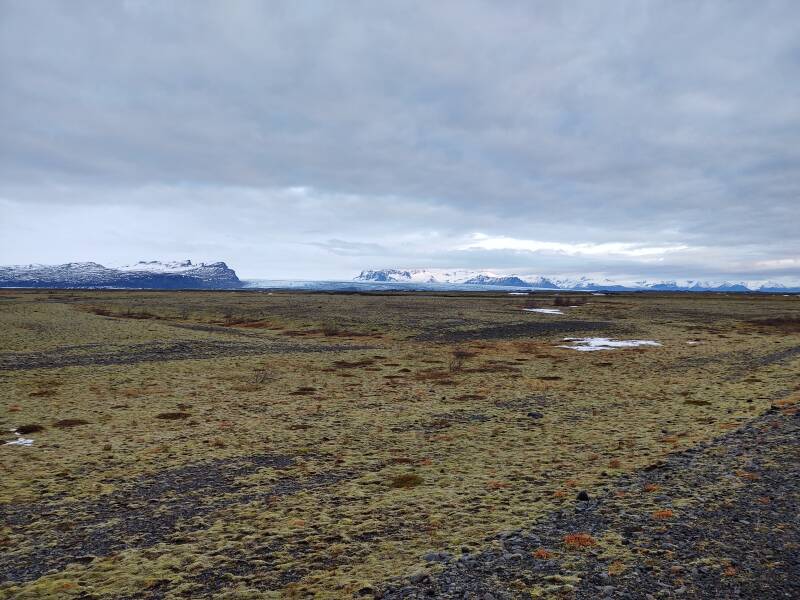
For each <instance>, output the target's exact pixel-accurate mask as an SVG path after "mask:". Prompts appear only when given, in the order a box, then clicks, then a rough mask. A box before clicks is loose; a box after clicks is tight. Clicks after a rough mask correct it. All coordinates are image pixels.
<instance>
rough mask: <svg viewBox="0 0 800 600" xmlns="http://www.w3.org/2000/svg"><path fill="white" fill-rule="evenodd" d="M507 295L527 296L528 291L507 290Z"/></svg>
mask: <svg viewBox="0 0 800 600" xmlns="http://www.w3.org/2000/svg"><path fill="white" fill-rule="evenodd" d="M508 295H509V296H527V295H528V292H508Z"/></svg>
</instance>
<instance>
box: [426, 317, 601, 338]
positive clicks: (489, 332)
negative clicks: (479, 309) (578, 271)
mask: <svg viewBox="0 0 800 600" xmlns="http://www.w3.org/2000/svg"><path fill="white" fill-rule="evenodd" d="M615 327H616V326H615V325H614V324H613V323H609V322H606V321H547V322H541V321H530V322H523V323H510V324H507V325H492V326H490V327H482V328H480V329H462V330H459V329H444V330H436V331H428V332H425V333H423V334H420V335H418V336H416V338H415V339H416V340H417V341H421V342H466V341H470V340H506V339H515V338H526V337H542V336H548V335H554V334H558V333H576V332H590V331H598V330H609V329H612V328H615Z"/></svg>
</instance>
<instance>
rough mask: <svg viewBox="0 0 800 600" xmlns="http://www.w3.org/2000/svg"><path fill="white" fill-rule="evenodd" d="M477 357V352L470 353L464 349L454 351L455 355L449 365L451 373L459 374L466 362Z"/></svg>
mask: <svg viewBox="0 0 800 600" xmlns="http://www.w3.org/2000/svg"><path fill="white" fill-rule="evenodd" d="M475 355H476V353H475V352H470V351H469V350H464V349H462V348H456V349H455V350H453V354H452V356H451V358H450V363H449V365H448V368H449V370H450V372H451V373H458V372H459V371H461V369H462V368H463V367H464V361H465V360H467V359H469V358H472V357H473V356H475Z"/></svg>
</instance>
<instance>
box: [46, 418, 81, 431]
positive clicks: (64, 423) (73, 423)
mask: <svg viewBox="0 0 800 600" xmlns="http://www.w3.org/2000/svg"><path fill="white" fill-rule="evenodd" d="M88 424H89V421H84V420H83V419H61V420H60V421H56V422H55V423H53V426H54V427H59V428H61V429H64V428H66V427H78V426H79V425H88Z"/></svg>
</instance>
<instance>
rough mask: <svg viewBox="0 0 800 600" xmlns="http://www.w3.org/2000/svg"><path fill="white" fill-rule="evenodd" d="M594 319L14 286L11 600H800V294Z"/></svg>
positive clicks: (496, 303) (583, 312)
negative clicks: (582, 345)
mask: <svg viewBox="0 0 800 600" xmlns="http://www.w3.org/2000/svg"><path fill="white" fill-rule="evenodd" d="M586 299H587V300H588V302H587V303H586V304H583V305H581V306H575V307H569V308H564V309H563V312H564V313H565V314H564V315H552V314H540V313H531V312H524V311H522V310H521V309H522V308H524V307H525V306H527V305H531V304H534V305H537V306H542V307H552V305H553V297H552V296H551V295H547V294H541V295H540V294H537V295H536V296H534V297H533V298H532V299H531V298H525V297H518V296H509V295H506V294H503V293H497V294H436V295H434V294H417V295H412V294H394V295H392V294H389V295H377V294H376V295H343V294H339V295H335V294H310V293H306V294H290V293H280V292H276V293H273V294H268V293H266V292H185V293H181V292H164V293H160V292H112V291H107V292H100V291H85V292H71V291H58V292H47V291H35V292H34V291H31V292H26V291H19V290H5V291H1V292H0V441H14V440H16V439H17V437H18V436H17V435H16V434H15V433H13V430H16V429H18V428H22V429H21V430H20V431H21V432H26V431H27V432H29V433H23V434H22V437H23V438H27V439H32V440H33V444H32V445H31V446H23V445H1V446H0V473H1V474H2V482H3V484H2V486H0V598H31V599H33V598H36V599H39V598H142V599H150V598H210V597H214V598H304V597H319V598H349V597H353V596H362V597H385V598H405V597H419V598H422V597H438V598H451V597H452V598H470V597H471V598H531V597H534V598H535V597H542V598H547V597H555V598H562V597H563V598H573V597H575V598H596V597H603V596H607V597H627V598H647V597H648V596H650V597H653V598H660V597H673V596H675V597H679V596H680V597H696V598H735V597H742V598H773V597H774V598H788V597H798V596H800V587H798V586H800V584H798V583H797V582H798V581H800V567H798V560H799V558H798V547H799V546H798V544H800V537H799V534H798V517H797V515H798V508H800V499H799V498H798V489H799V488H800V484H798V478H800V477H798V476H800V466H799V463H800V460H799V458H800V457H799V456H798V454H799V452H798V448H799V447H800V441H799V440H798V433H799V432H800V425H798V414H797V402H798V400H800V371H798V368H799V367H800V298H798V297H797V296H792V297H784V296H754V295H735V294H734V295H691V294H672V295H670V294H663V295H656V294H621V295H608V296H586ZM588 336H593V337H607V338H616V339H640V340H656V341H658V342H659V343H660V344H661V346H652V347H639V348H621V349H616V350H613V351H599V352H578V351H575V350H572V349H569V348H561V347H559V345H560V344H565V342H564V341H562V340H563V338H565V337H588ZM580 492H585V493H586V495H583V494H581V498H584V499H582V500H579V499H578V496H579V493H580ZM586 497H588V500H586V499H585V498H586Z"/></svg>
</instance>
